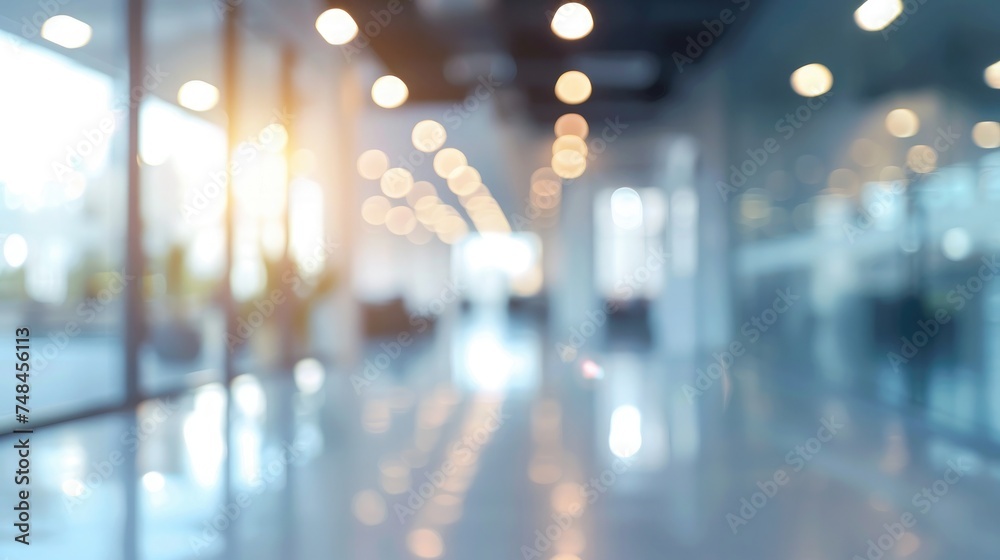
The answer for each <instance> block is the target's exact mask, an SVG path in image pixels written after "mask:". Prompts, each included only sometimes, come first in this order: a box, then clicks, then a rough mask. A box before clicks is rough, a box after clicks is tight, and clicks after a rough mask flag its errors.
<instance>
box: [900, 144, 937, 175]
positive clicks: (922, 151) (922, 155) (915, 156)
mask: <svg viewBox="0 0 1000 560" xmlns="http://www.w3.org/2000/svg"><path fill="white" fill-rule="evenodd" d="M937 161H938V154H937V152H936V151H934V148H931V147H930V146H924V145H922V144H920V145H917V146H914V147H912V148H910V150H909V151H908V152H906V166H907V167H909V168H910V169H912V170H914V171H916V172H917V173H930V172H932V171H934V170H935V169H937Z"/></svg>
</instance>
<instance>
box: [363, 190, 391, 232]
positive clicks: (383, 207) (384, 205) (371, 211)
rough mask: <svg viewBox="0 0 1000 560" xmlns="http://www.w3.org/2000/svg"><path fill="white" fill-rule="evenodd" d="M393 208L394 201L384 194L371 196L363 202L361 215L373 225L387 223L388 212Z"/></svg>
mask: <svg viewBox="0 0 1000 560" xmlns="http://www.w3.org/2000/svg"><path fill="white" fill-rule="evenodd" d="M391 208H392V203H391V202H389V199H388V198H386V197H384V196H371V197H368V198H367V199H365V201H364V202H363V203H362V204H361V217H362V218H363V219H364V220H365V221H366V222H368V223H369V224H371V225H373V226H380V225H382V224H384V223H385V217H386V214H388V213H389V210H390V209H391Z"/></svg>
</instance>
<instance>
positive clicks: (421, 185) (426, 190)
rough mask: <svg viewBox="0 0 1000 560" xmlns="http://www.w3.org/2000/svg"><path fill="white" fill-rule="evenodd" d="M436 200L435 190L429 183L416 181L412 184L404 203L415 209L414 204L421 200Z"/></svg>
mask: <svg viewBox="0 0 1000 560" xmlns="http://www.w3.org/2000/svg"><path fill="white" fill-rule="evenodd" d="M430 197H434V198H437V189H435V188H434V185H433V184H431V183H430V182H429V181H417V182H416V183H413V188H412V189H411V190H410V192H408V193H406V201H407V202H409V203H410V204H411V205H413V206H414V207H416V204H417V203H418V202H420V200H421V199H423V198H430Z"/></svg>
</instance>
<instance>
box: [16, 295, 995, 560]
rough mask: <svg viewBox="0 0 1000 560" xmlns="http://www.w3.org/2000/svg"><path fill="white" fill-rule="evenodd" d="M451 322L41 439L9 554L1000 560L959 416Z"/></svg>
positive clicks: (493, 321)
mask: <svg viewBox="0 0 1000 560" xmlns="http://www.w3.org/2000/svg"><path fill="white" fill-rule="evenodd" d="M453 321H454V322H452V323H451V324H443V325H441V328H440V329H439V332H438V334H437V335H436V336H435V337H433V338H432V339H428V340H425V341H421V342H419V343H417V344H414V345H412V346H409V347H399V348H397V347H396V346H394V345H393V343H391V342H390V341H384V342H378V341H376V342H373V343H372V344H371V345H370V348H369V352H368V358H367V359H368V361H367V362H366V364H365V365H364V366H363V367H362V368H360V369H359V370H358V371H349V372H345V371H337V370H336V369H335V368H329V369H328V366H327V367H325V366H324V365H322V364H319V363H318V362H313V361H305V362H301V363H300V364H299V365H298V366H297V368H296V371H295V373H294V375H266V376H257V375H250V374H247V375H244V376H241V377H239V378H238V379H237V380H236V381H235V383H234V386H233V390H232V399H231V401H230V400H229V399H228V398H227V395H226V392H225V391H224V390H223V389H222V388H221V387H220V386H208V387H206V388H204V389H201V390H199V391H196V392H193V393H192V394H189V395H186V396H184V397H181V398H178V399H177V400H175V401H171V402H148V403H145V404H144V405H143V406H142V407H141V408H140V410H139V411H138V412H137V413H136V414H134V415H114V416H105V417H99V418H95V419H92V420H87V421H81V422H75V423H70V424H65V425H60V426H56V427H52V428H49V429H46V430H44V431H41V432H40V433H37V434H36V436H35V439H34V440H33V452H34V453H35V455H34V463H33V465H34V467H33V468H34V469H35V473H34V476H35V478H34V482H33V489H34V490H33V495H34V496H35V498H34V502H33V505H32V507H33V510H34V512H35V514H34V515H35V516H36V521H35V523H34V525H33V533H32V538H33V543H32V545H31V547H30V552H25V550H21V549H20V548H17V547H14V546H13V545H11V544H9V543H10V540H9V538H5V539H4V541H3V543H2V544H0V557H3V556H7V557H9V558H11V559H22V558H31V559H34V558H39V559H42V558H44V559H49V558H74V559H77V560H86V559H90V558H93V559H100V560H113V559H116V558H126V557H132V556H135V557H138V558H143V559H150V560H153V559H181V558H226V559H230V558H232V559H258V558H259V559H273V558H286V559H293V558H302V559H314V558H316V559H318V558H337V559H365V560H373V559H387V560H389V559H404V558H453V559H470V558H476V559H481V560H492V559H497V560H499V559H511V558H542V559H546V560H548V559H550V558H557V559H558V560H573V559H575V558H579V559H582V560H590V559H598V558H601V559H604V558H628V559H647V558H648V559H662V558H692V559H725V558H734V559H735V558H740V559H747V558H750V559H756V558H759V559H779V560H784V559H788V560H824V559H850V558H855V557H860V558H868V559H871V560H874V559H876V558H886V559H891V558H911V559H939V558H940V559H957V558H961V559H963V560H977V559H984V560H987V559H990V560H992V559H995V558H997V553H998V552H1000V532H998V531H997V530H996V520H997V519H1000V459H998V457H997V455H996V449H997V447H996V444H995V439H993V438H992V437H990V434H991V433H992V432H991V431H990V430H988V429H986V430H963V429H956V425H957V426H958V427H959V428H960V427H961V423H958V424H955V423H954V422H952V423H951V424H949V422H947V421H941V418H944V419H946V420H947V419H948V418H951V417H952V416H949V413H948V412H947V411H945V412H943V413H940V414H939V413H933V414H932V413H929V412H928V411H926V410H921V409H919V408H913V407H909V406H904V405H903V404H899V403H895V404H894V403H893V402H891V399H883V400H879V398H877V395H876V396H873V395H870V394H868V393H867V392H865V391H863V390H861V389H859V388H857V387H854V386H853V385H851V384H849V383H841V384H826V383H823V382H821V381H819V380H818V379H820V378H821V377H822V376H821V375H820V374H819V372H817V371H808V370H807V369H803V368H807V367H808V366H802V365H798V366H797V365H791V364H789V365H787V366H786V365H780V366H779V365H778V364H772V363H769V362H767V361H762V360H761V359H760V358H757V359H756V360H754V359H749V358H748V359H746V360H742V361H741V362H740V364H738V365H735V366H734V367H733V369H732V372H731V374H727V375H725V376H723V377H720V378H719V379H717V380H709V383H708V386H707V388H705V389H704V390H703V391H701V392H700V393H698V392H693V391H691V389H690V388H686V387H685V385H688V384H690V385H691V386H692V387H696V385H695V381H696V379H695V375H694V374H692V373H690V372H692V371H696V370H697V369H699V368H701V369H705V368H706V366H707V364H710V363H711V358H710V357H707V358H704V359H695V358H693V359H691V360H676V359H667V358H664V357H662V356H657V355H655V354H652V353H646V352H637V351H630V352H613V351H601V350H597V349H594V350H589V349H586V348H584V349H583V351H582V352H581V353H580V356H579V357H578V358H577V359H575V360H573V361H571V362H563V361H562V360H561V359H560V358H559V356H558V355H557V353H556V351H555V344H554V343H551V341H549V340H547V338H546V337H545V334H544V332H543V329H540V328H539V327H538V326H537V325H536V324H534V323H532V322H531V321H513V320H510V319H509V318H507V317H504V316H495V315H494V316H479V315H477V314H472V315H467V316H465V317H463V318H460V319H454V320H453ZM759 350H761V351H763V350H764V347H763V346H762V347H761V348H760V349H759ZM762 364H768V365H767V366H766V367H765V366H764V365H762ZM227 402H231V404H232V407H231V410H230V414H231V422H226V415H227V407H226V405H227ZM227 438H228V440H229V441H230V446H229V447H230V449H231V450H232V453H231V454H230V455H229V456H228V457H227V455H226V453H225V451H224V450H225V447H226V446H225V442H226V440H227ZM10 444H11V441H10V440H9V438H6V439H5V440H4V441H3V442H2V445H4V446H5V448H6V446H8V445H10ZM227 466H228V472H227ZM11 490H12V488H11V485H9V484H5V485H3V486H2V487H0V503H3V504H7V503H11V501H12V500H13V495H12V493H11ZM130 520H132V521H133V522H130Z"/></svg>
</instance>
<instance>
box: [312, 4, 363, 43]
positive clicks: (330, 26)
mask: <svg viewBox="0 0 1000 560" xmlns="http://www.w3.org/2000/svg"><path fill="white" fill-rule="evenodd" d="M316 31H319V34H320V35H322V36H323V39H324V40H325V41H326V42H327V43H330V44H331V45H344V44H347V43H349V42H351V40H353V39H354V38H355V37H357V36H358V24H357V23H356V22H355V21H354V18H352V17H351V14H349V13H347V12H345V11H344V10H341V9H340V8H333V9H331V10H327V11H325V12H323V13H322V14H320V15H319V17H318V18H316Z"/></svg>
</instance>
